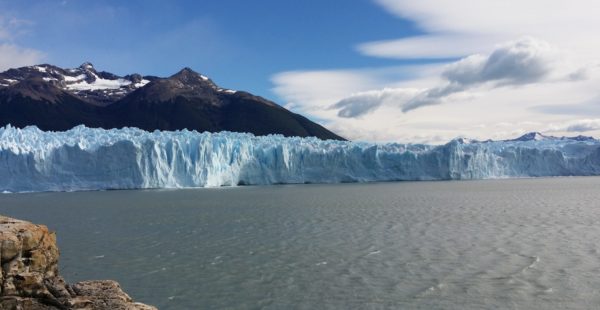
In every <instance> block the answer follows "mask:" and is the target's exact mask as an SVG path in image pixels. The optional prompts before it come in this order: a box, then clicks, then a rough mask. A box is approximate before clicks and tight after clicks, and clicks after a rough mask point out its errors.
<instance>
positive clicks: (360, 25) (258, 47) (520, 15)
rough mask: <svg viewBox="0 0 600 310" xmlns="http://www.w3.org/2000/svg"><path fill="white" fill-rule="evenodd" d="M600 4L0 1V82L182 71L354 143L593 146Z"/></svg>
mask: <svg viewBox="0 0 600 310" xmlns="http://www.w3.org/2000/svg"><path fill="white" fill-rule="evenodd" d="M597 16H600V2H598V1H590V0H570V1H559V0H519V1H516V0H502V1H500V0H479V1H471V0H419V1H411V0H354V1H347V0H320V1H317V0H305V1H292V0H256V1H242V0H237V1H234V0H220V1H208V0H197V1H184V0H181V1H152V0H146V1H141V0H139V1H138V0H130V1H108V0H105V1H103V0H97V1H84V0H41V1H30V0H18V1H17V0H0V70H5V69H8V68H12V67H20V66H26V65H32V64H37V63H50V64H54V65H58V66H61V67H68V68H70V67H77V66H79V65H80V64H81V63H83V62H85V61H90V62H92V63H93V64H94V66H95V67H96V69H97V70H105V71H109V72H113V73H116V74H121V75H125V74H129V73H140V74H144V75H157V76H169V75H171V74H174V73H175V72H177V71H178V70H180V69H181V68H183V67H190V68H192V69H194V70H196V71H198V72H200V73H203V74H205V75H207V76H209V77H211V78H212V79H213V80H214V81H215V82H216V83H217V84H219V85H220V86H222V87H225V88H231V89H240V90H246V91H249V92H252V93H255V94H257V95H261V96H263V97H266V98H269V99H271V100H274V101H276V102H277V103H279V104H281V105H283V106H285V107H286V108H288V109H290V110H292V111H293V112H296V113H300V114H303V115H305V116H307V117H309V118H311V119H312V120H315V121H317V122H319V123H321V124H323V125H324V126H326V127H327V128H329V129H331V130H333V131H334V132H336V133H338V134H340V135H342V136H344V137H346V138H349V139H352V140H363V141H379V142H390V141H394V142H411V143H434V144H438V143H444V142H447V141H448V140H450V139H453V138H457V137H467V138H474V139H505V138H514V137H517V136H519V135H521V134H524V133H526V132H531V131H539V132H542V133H544V134H548V135H556V136H562V135H567V136H574V135H591V136H595V137H600V87H598V86H600V59H599V58H600V32H599V31H597V29H600V19H598V18H597Z"/></svg>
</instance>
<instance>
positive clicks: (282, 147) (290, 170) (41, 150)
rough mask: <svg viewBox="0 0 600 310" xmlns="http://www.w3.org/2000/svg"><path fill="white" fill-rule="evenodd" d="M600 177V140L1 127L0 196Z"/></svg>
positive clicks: (81, 127) (80, 127)
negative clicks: (353, 138) (385, 140)
mask: <svg viewBox="0 0 600 310" xmlns="http://www.w3.org/2000/svg"><path fill="white" fill-rule="evenodd" d="M575 175H581V176H585V175H600V141H598V140H595V139H569V138H560V139H559V138H553V139H542V140H539V139H531V140H525V141H521V140H511V141H486V142H477V141H474V142H473V141H467V140H463V139H456V140H452V141H451V142H449V143H447V144H445V145H439V146H436V145H422V144H397V143H391V144H374V143H365V142H346V141H334V140H326V141H323V140H319V139H317V138H286V137H283V136H280V135H270V136H261V137H258V136H254V135H251V134H244V133H232V132H221V133H198V132H195V131H187V130H183V131H154V132H146V131H143V130H139V129H135V128H123V129H112V130H104V129H93V128H86V127H84V126H78V127H75V128H73V129H71V130H69V131H65V132H44V131H41V130H39V129H38V128H37V127H26V128H24V129H19V128H14V127H11V126H6V127H3V128H0V192H26V191H75V190H102V189H135V188H181V187H218V186H236V185H266V184H290V183H341V182H373V181H400V180H466V179H493V178H510V177H541V176H575Z"/></svg>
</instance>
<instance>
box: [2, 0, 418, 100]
mask: <svg viewBox="0 0 600 310" xmlns="http://www.w3.org/2000/svg"><path fill="white" fill-rule="evenodd" d="M0 3H1V5H0V11H4V12H10V13H11V14H12V16H15V17H16V18H19V19H23V20H28V21H31V24H30V25H27V27H25V30H26V33H25V34H24V35H21V36H19V37H17V38H15V42H16V43H18V44H20V45H22V46H27V47H30V48H34V49H36V50H40V51H43V52H44V53H45V54H46V57H45V59H44V60H46V61H47V62H49V63H52V64H56V65H60V66H66V67H73V66H78V65H79V64H81V63H82V62H84V61H91V62H92V63H94V65H95V66H96V67H97V68H98V69H102V70H107V71H110V72H114V73H119V74H128V73H132V72H140V73H142V74H151V75H158V76H168V75H171V74H173V73H175V72H177V71H178V70H179V69H181V68H183V67H186V66H188V67H191V68H193V69H195V70H197V71H199V72H202V73H205V74H206V75H209V76H211V77H212V78H213V79H214V80H215V81H217V82H218V83H219V84H221V85H223V86H226V87H230V88H235V89H245V90H249V91H251V92H255V93H258V94H261V95H263V96H267V97H273V96H275V95H276V94H274V93H272V92H271V91H270V89H271V87H272V85H271V83H270V81H269V77H270V76H271V75H273V74H275V73H277V72H281V71H288V70H294V69H297V68H303V69H317V68H318V69H322V68H337V67H355V66H381V65H387V64H390V63H401V62H402V61H401V60H388V59H379V58H372V57H364V56H362V55H360V54H359V53H357V52H356V50H355V48H354V46H355V45H356V44H358V43H360V42H364V41H368V40H372V39H390V38H396V37H398V36H410V35H413V34H415V33H418V29H417V28H416V27H415V25H414V23H412V22H410V21H408V20H403V19H399V18H396V17H394V16H392V15H390V14H388V13H387V12H386V11H385V10H383V9H382V8H381V7H380V6H377V5H376V4H374V3H373V2H372V1H370V0H357V1H345V0H332V1H318V0H308V1H281V0H261V1H239V0H237V1H236V0H221V1H73V0H71V1H69V0H67V1H62V0H58V1H28V0H25V1H2V2H0Z"/></svg>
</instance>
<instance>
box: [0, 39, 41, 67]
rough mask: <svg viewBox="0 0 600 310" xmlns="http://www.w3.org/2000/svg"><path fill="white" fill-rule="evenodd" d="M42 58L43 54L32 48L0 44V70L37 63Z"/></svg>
mask: <svg viewBox="0 0 600 310" xmlns="http://www.w3.org/2000/svg"><path fill="white" fill-rule="evenodd" d="M43 58H44V54H43V53H42V52H40V51H37V50H34V49H28V48H23V47H19V46H17V45H12V44H0V71H4V70H7V69H10V68H16V67H22V66H29V65H33V64H38V63H40V62H41V60H42V59H43Z"/></svg>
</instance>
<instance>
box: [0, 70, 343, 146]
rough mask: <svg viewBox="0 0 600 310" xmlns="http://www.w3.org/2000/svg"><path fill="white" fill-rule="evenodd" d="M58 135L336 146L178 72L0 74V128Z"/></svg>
mask: <svg viewBox="0 0 600 310" xmlns="http://www.w3.org/2000/svg"><path fill="white" fill-rule="evenodd" d="M7 124H11V125H13V126H16V127H25V126H28V125H36V126H37V127H39V128H40V129H42V130H54V131H64V130H68V129H71V128H73V127H75V126H77V125H86V126H88V127H101V128H107V129H108V128H121V127H137V128H140V129H144V130H148V131H153V130H157V129H158V130H178V129H189V130H197V131H201V132H202V131H209V132H219V131H233V132H249V133H253V134H255V135H268V134H282V135H284V136H299V137H308V136H314V137H318V138H320V139H334V140H344V139H343V138H342V137H340V136H338V135H336V134H335V133H333V132H331V131H329V130H327V129H326V128H324V127H323V126H321V125H319V124H317V123H314V122H312V121H310V120H309V119H307V118H306V117H304V116H302V115H299V114H295V113H292V112H290V111H288V110H287V109H285V108H283V107H281V106H279V105H277V104H276V103H274V102H272V101H269V100H267V99H264V98H262V97H259V96H255V95H252V94H250V93H247V92H244V91H235V90H230V89H225V88H221V87H219V86H217V85H216V84H215V83H214V82H213V81H211V80H210V79H209V78H208V77H206V76H204V75H201V74H199V73H196V72H194V71H193V70H191V69H189V68H184V69H183V70H181V71H179V72H178V73H176V74H174V75H172V76H170V77H168V78H161V77H156V76H141V75H139V74H130V75H126V76H118V75H115V74H112V73H109V72H105V71H101V72H98V71H96V69H95V68H94V66H93V65H92V64H91V63H84V64H82V65H81V66H80V67H79V68H74V69H63V68H59V67H57V66H53V65H48V64H43V65H36V66H30V67H22V68H17V69H10V70H7V71H5V72H2V73H0V126H5V125H7Z"/></svg>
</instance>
